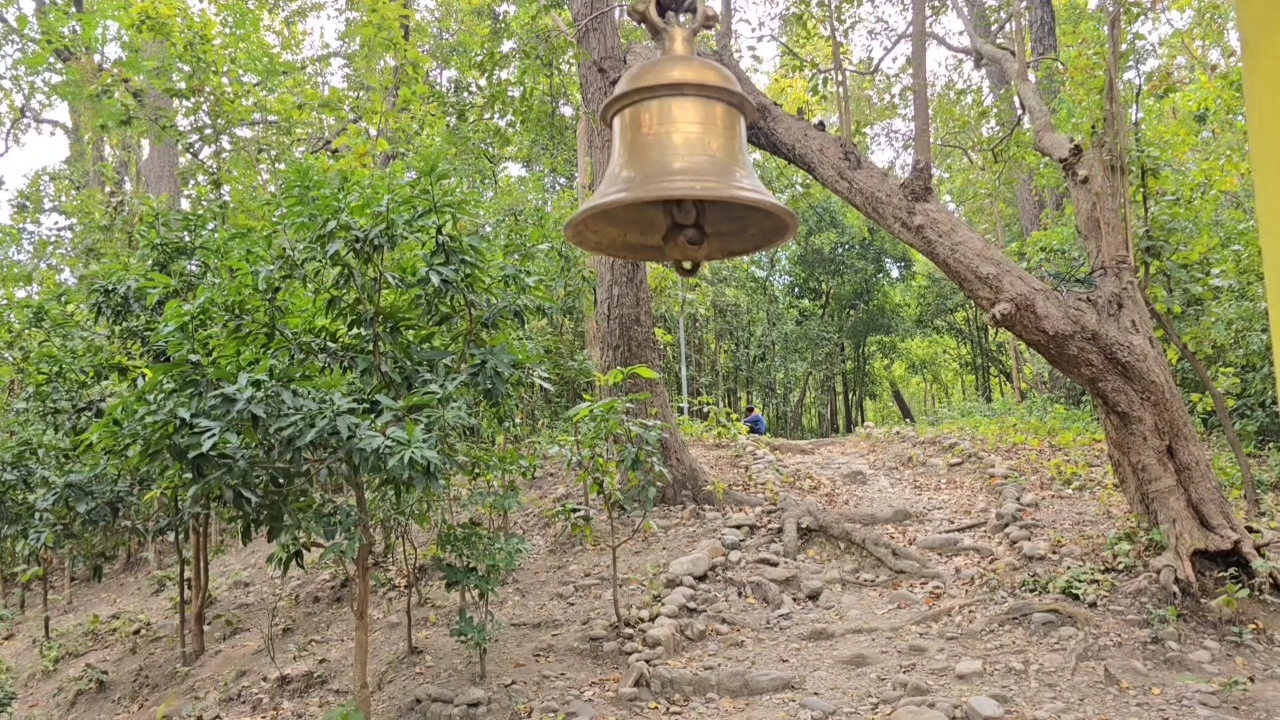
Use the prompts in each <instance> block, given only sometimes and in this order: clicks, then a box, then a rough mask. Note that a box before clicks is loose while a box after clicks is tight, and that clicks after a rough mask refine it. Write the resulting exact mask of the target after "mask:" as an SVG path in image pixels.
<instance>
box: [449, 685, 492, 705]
mask: <svg viewBox="0 0 1280 720" xmlns="http://www.w3.org/2000/svg"><path fill="white" fill-rule="evenodd" d="M453 704H454V705H488V704H489V694H488V693H486V692H485V691H484V690H481V689H480V688H478V687H469V688H467V689H466V690H463V691H462V692H460V693H458V696H457V697H455V698H454V699H453Z"/></svg>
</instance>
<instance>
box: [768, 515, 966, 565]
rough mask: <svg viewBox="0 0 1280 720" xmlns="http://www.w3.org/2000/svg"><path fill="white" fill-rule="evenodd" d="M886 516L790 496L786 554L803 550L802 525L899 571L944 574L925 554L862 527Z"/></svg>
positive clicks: (784, 532) (785, 525)
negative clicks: (853, 510) (851, 510)
mask: <svg viewBox="0 0 1280 720" xmlns="http://www.w3.org/2000/svg"><path fill="white" fill-rule="evenodd" d="M883 515H884V514H878V513H865V512H856V511H855V512H838V511H834V510H827V509H825V508H823V507H821V506H820V505H818V504H817V503H816V502H814V501H813V500H807V501H800V500H796V499H794V498H790V497H788V498H786V499H785V500H783V502H782V549H783V553H784V554H785V555H786V556H787V557H788V558H791V559H793V560H794V559H795V557H796V555H797V554H798V553H799V551H800V528H802V527H803V528H804V529H806V530H808V531H810V532H818V533H822V534H823V535H826V536H827V537H829V538H831V539H832V540H836V541H838V542H844V543H849V544H851V545H853V546H854V547H857V548H859V549H860V550H862V551H863V552H865V553H867V554H868V555H870V556H871V557H873V558H875V559H876V560H878V561H880V563H881V564H883V565H884V566H885V567H887V568H889V569H890V570H892V571H894V572H896V573H903V574H906V575H916V576H921V577H941V575H942V574H941V573H940V572H938V571H937V570H936V569H934V568H933V566H932V565H931V564H930V563H929V561H928V560H926V559H924V557H923V556H921V555H919V554H917V553H915V552H914V551H912V550H910V549H908V548H905V547H902V546H901V545H898V544H897V543H894V542H892V541H890V540H888V539H887V538H885V537H884V536H883V535H880V534H879V533H876V532H874V531H872V530H869V529H867V528H865V527H860V525H865V524H882V523H879V522H875V521H876V520H877V519H879V518H882V517H883Z"/></svg>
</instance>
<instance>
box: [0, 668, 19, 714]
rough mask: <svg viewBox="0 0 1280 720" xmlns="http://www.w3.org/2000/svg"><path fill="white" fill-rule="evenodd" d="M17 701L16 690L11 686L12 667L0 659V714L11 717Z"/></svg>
mask: <svg viewBox="0 0 1280 720" xmlns="http://www.w3.org/2000/svg"><path fill="white" fill-rule="evenodd" d="M17 702H18V691H17V689H16V688H14V686H13V668H11V667H9V664H8V663H6V662H5V661H4V660H3V659H0V716H3V717H12V714H13V706H14V705H15V704H16V703H17Z"/></svg>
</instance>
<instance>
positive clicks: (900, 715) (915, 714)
mask: <svg viewBox="0 0 1280 720" xmlns="http://www.w3.org/2000/svg"><path fill="white" fill-rule="evenodd" d="M889 720H948V718H947V716H946V715H943V714H942V713H940V712H938V711H937V710H930V709H929V708H924V707H917V706H911V705H908V706H907V707H901V708H898V709H897V710H894V711H893V714H892V715H890V716H889Z"/></svg>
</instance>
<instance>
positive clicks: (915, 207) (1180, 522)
mask: <svg viewBox="0 0 1280 720" xmlns="http://www.w3.org/2000/svg"><path fill="white" fill-rule="evenodd" d="M952 7H953V8H955V9H956V10H958V11H960V12H961V17H962V19H963V20H964V21H965V26H966V28H965V30H966V35H967V36H968V38H969V41H970V42H969V44H968V45H966V46H957V45H956V44H954V43H951V42H950V41H945V42H946V44H947V45H948V47H950V48H951V49H953V50H955V51H957V52H961V53H965V54H967V55H970V56H971V57H974V58H976V59H978V60H979V61H980V62H981V63H983V64H990V63H995V64H998V65H999V66H1000V67H1001V69H1002V70H1004V72H1005V74H1006V75H1007V76H1008V77H1009V78H1010V80H1011V83H1012V85H1013V88H1014V90H1015V91H1016V92H1017V93H1018V96H1019V99H1020V100H1021V101H1022V104H1023V106H1024V107H1025V108H1026V111H1027V115H1028V118H1029V121H1030V125H1031V129H1032V133H1033V140H1034V144H1035V148H1036V150H1037V151H1038V152H1040V153H1041V154H1042V155H1044V156H1045V157H1046V158H1048V159H1050V160H1051V161H1053V162H1054V163H1055V164H1057V166H1058V167H1059V168H1060V169H1061V170H1062V172H1063V176H1064V178H1065V179H1066V181H1067V186H1068V189H1069V195H1070V199H1071V201H1072V205H1073V210H1074V215H1075V218H1076V224H1077V230H1078V232H1079V235H1080V237H1081V238H1082V240H1083V242H1084V244H1085V249H1086V251H1087V252H1088V256H1089V260H1090V263H1091V265H1092V268H1093V270H1094V272H1095V275H1096V276H1097V277H1098V278H1099V282H1098V289H1097V290H1096V291H1094V292H1091V293H1085V294H1074V293H1067V294H1065V295H1063V294H1060V293H1058V292H1056V291H1055V290H1054V289H1053V288H1050V287H1049V286H1048V285H1046V284H1045V283H1043V282H1041V281H1040V280H1038V279H1036V278H1034V277H1032V276H1031V275H1030V273H1028V272H1027V271H1026V270H1025V269H1023V268H1022V267H1021V266H1019V265H1018V264H1017V263H1015V262H1013V261H1012V260H1011V259H1009V258H1008V257H1007V256H1005V255H1004V254H1003V253H1002V252H1001V250H1000V249H998V248H996V247H994V246H993V245H992V244H990V243H988V242H987V241H986V239H985V238H984V237H983V236H982V235H981V234H979V233H978V232H977V231H975V230H974V229H973V228H972V227H970V226H969V225H967V224H965V223H964V222H963V221H962V220H961V219H960V218H959V217H957V216H956V215H955V214H954V213H953V212H952V211H951V210H950V209H948V208H947V207H945V206H944V205H942V204H941V203H939V202H937V201H936V200H933V199H927V198H919V197H918V196H917V197H911V196H909V195H908V194H907V193H906V192H905V190H904V188H903V186H902V182H901V181H900V180H899V179H898V178H896V177H894V176H893V175H891V174H890V173H888V172H887V171H885V170H884V169H882V168H880V167H877V166H876V165H875V164H874V163H872V162H871V161H870V160H869V159H867V158H866V157H864V156H863V154H862V153H861V152H860V151H859V149H858V148H857V147H856V146H854V145H853V144H852V143H849V142H847V141H845V140H843V139H842V138H838V137H835V136H832V135H830V134H828V133H823V132H820V131H818V130H817V129H816V128H814V127H812V126H811V125H810V124H809V123H808V122H806V121H804V120H802V119H800V118H797V117H794V116H792V115H789V114H787V113H786V112H785V111H783V110H782V108H781V107H779V106H778V105H776V104H774V103H773V101H772V100H770V99H769V97H768V96H767V95H765V94H764V93H763V92H761V91H760V89H759V88H757V87H756V86H755V84H754V83H753V82H752V80H751V78H750V77H748V76H747V75H746V73H745V72H743V71H742V69H741V67H740V66H739V65H738V62H737V59H736V57H735V56H734V55H733V54H732V50H731V48H730V46H729V45H730V43H729V42H728V38H727V37H726V36H725V35H722V36H721V42H720V43H719V44H718V48H717V52H716V55H717V57H718V59H719V60H720V61H721V62H722V63H724V64H725V66H726V67H728V68H729V69H730V71H732V72H733V74H734V75H735V76H736V77H737V79H738V81H739V83H741V85H742V87H743V90H744V91H745V92H746V93H747V95H748V96H749V97H750V98H751V100H752V104H753V105H754V106H755V110H756V120H755V122H754V123H753V124H752V125H751V126H750V127H749V128H748V138H749V140H750V142H751V143H752V144H753V145H755V146H756V147H758V148H760V149H761V150H764V151H766V152H769V153H771V154H773V155H775V156H777V157H779V158H780V159H782V160H784V161H787V162H789V163H791V164H792V165H795V166H796V167H797V168H799V169H801V170H803V171H804V172H806V173H808V174H809V175H810V176H812V177H813V178H814V179H815V180H816V181H818V182H819V183H820V184H822V185H823V186H825V187H826V188H827V189H829V190H830V191H831V192H833V193H834V194H835V195H836V196H838V197H840V198H842V199H843V200H845V201H846V202H848V203H849V204H850V205H851V206H853V207H854V208H855V209H857V210H858V211H859V212H861V213H862V214H863V215H865V216H867V217H868V218H869V219H870V220H872V221H873V222H875V223H876V224H878V225H880V226H881V227H882V228H884V229H885V230H886V231H888V232H889V233H890V234H892V235H894V236H895V237H897V238H898V239H900V240H902V241H903V242H905V243H906V244H907V245H909V246H911V247H912V248H914V249H915V250H917V251H918V252H920V253H921V254H922V255H924V256H925V257H927V258H928V259H929V260H931V261H932V262H933V263H934V264H935V265H936V266H937V267H938V268H939V269H940V270H941V271H942V272H943V273H944V274H946V275H947V277H949V278H950V279H951V280H952V281H953V282H955V283H956V284H957V285H958V286H959V287H960V289H961V290H962V291H963V292H964V293H965V295H966V296H968V297H969V298H970V299H972V300H973V301H974V302H975V303H976V304H977V305H978V307H980V308H981V309H982V310H983V311H984V312H985V313H986V320H987V322H988V323H990V324H992V325H994V326H996V327H1002V328H1005V329H1008V330H1009V331H1010V332H1012V333H1014V334H1015V335H1017V336H1018V337H1019V338H1020V339H1022V340H1023V341H1024V342H1025V343H1026V344H1027V345H1028V346H1029V347H1030V348H1032V349H1033V350H1035V351H1036V352H1038V353H1040V354H1041V355H1042V356H1043V357H1044V358H1045V359H1046V360H1047V361H1049V363H1050V364H1052V365H1053V366H1054V367H1057V368H1058V369H1060V370H1061V371H1062V372H1063V373H1064V374H1065V375H1067V376H1068V377H1070V378H1071V379H1073V380H1075V381H1076V382H1077V383H1079V384H1080V385H1081V386H1083V387H1084V388H1085V389H1086V390H1087V391H1088V392H1089V394H1090V395H1091V396H1092V397H1093V399H1094V400H1095V402H1096V404H1097V406H1098V408H1099V413H1100V415H1101V417H1102V424H1103V428H1104V430H1105V431H1106V433H1107V439H1108V448H1109V450H1108V451H1109V455H1110V458H1111V462H1112V465H1113V467H1114V469H1115V474H1116V478H1117V479H1118V481H1119V483H1120V485H1121V488H1122V490H1123V492H1124V494H1125V496H1126V497H1127V498H1128V500H1129V501H1130V503H1131V504H1132V506H1133V509H1134V511H1135V512H1137V513H1139V514H1140V515H1141V516H1142V517H1144V518H1145V519H1146V520H1148V521H1150V522H1152V523H1153V524H1154V525H1156V526H1157V527H1159V528H1160V529H1161V531H1162V532H1163V533H1164V536H1165V538H1166V540H1167V542H1168V544H1169V549H1168V552H1167V553H1165V554H1164V555H1163V556H1162V557H1160V558H1158V559H1157V561H1156V569H1158V570H1159V571H1160V573H1161V577H1162V580H1164V581H1165V584H1166V585H1167V586H1170V587H1172V584H1171V581H1172V580H1173V577H1174V576H1176V577H1178V578H1181V579H1182V580H1185V581H1187V582H1189V583H1192V584H1194V582H1195V574H1194V569H1193V564H1192V558H1193V557H1195V556H1197V555H1201V554H1215V553H1231V554H1234V555H1235V556H1236V557H1238V558H1239V559H1241V560H1244V561H1245V562H1246V563H1253V562H1255V561H1256V560H1258V558H1259V555H1258V552H1257V549H1256V548H1255V546H1254V543H1253V539H1252V538H1251V537H1250V536H1249V535H1248V534H1247V533H1246V532H1245V530H1244V528H1243V526H1242V525H1241V523H1240V522H1239V521H1238V520H1237V519H1236V517H1235V515H1234V513H1233V512H1232V510H1231V507H1230V506H1229V505H1228V503H1227V501H1226V498H1225V497H1224V495H1223V493H1222V491H1221V489H1220V487H1219V485H1218V482H1217V478H1216V477H1215V476H1214V473H1213V469H1212V467H1211V465H1210V463H1209V456H1208V453H1207V450H1206V448H1205V447H1204V446H1203V444H1202V443H1201V442H1200V440H1199V438H1198V437H1197V435H1196V432H1195V427H1194V425H1193V423H1192V420H1191V416H1190V414H1189V413H1188V411H1187V409H1186V407H1185V406H1184V405H1183V403H1182V398H1181V395H1180V394H1179V392H1178V388H1177V385H1176V384H1175V383H1174V379H1173V373H1172V372H1171V370H1170V369H1169V365H1168V361H1167V359H1166V358H1165V356H1164V353H1163V351H1162V350H1161V349H1160V346H1159V344H1158V342H1157V341H1156V338H1155V334H1154V332H1153V330H1152V325H1151V321H1150V319H1149V318H1148V317H1147V311H1146V306H1145V303H1144V301H1143V297H1142V294H1141V292H1140V291H1139V288H1138V284H1137V279H1136V276H1135V274H1134V271H1133V263H1132V249H1131V246H1130V239H1129V233H1128V225H1127V219H1128V213H1127V207H1125V200H1126V198H1127V194H1126V190H1125V188H1126V185H1125V181H1124V175H1125V172H1126V171H1127V168H1126V167H1125V166H1124V153H1123V145H1122V144H1115V146H1113V147H1108V143H1109V142H1112V143H1116V142H1117V141H1116V138H1118V137H1119V135H1118V132H1119V130H1120V127H1121V126H1122V123H1121V120H1120V118H1119V117H1118V103H1117V102H1116V101H1115V100H1116V98H1115V95H1116V88H1115V84H1114V82H1112V83H1109V84H1108V88H1107V90H1108V100H1107V113H1106V115H1107V117H1106V118H1105V120H1106V122H1105V125H1106V133H1105V137H1102V138H1098V139H1095V142H1094V143H1093V145H1092V146H1091V147H1086V146H1085V145H1084V143H1083V141H1080V140H1076V139H1073V138H1070V137H1067V136H1065V135H1063V134H1061V133H1059V132H1057V130H1056V128H1055V127H1054V125H1053V118H1052V116H1051V114H1050V113H1049V111H1048V107H1047V105H1046V104H1045V101H1044V98H1043V96H1042V95H1041V94H1040V92H1039V90H1038V88H1037V87H1036V86H1035V83H1034V82H1033V81H1032V80H1030V79H1029V77H1028V74H1027V70H1026V66H1025V63H1020V62H1019V58H1017V57H1015V56H1014V54H1013V53H1011V52H1009V51H1008V50H1006V49H1004V48H1001V47H999V46H998V45H996V44H994V43H993V42H991V41H990V40H988V39H986V38H983V37H981V36H979V35H978V33H977V32H976V31H975V30H974V27H973V23H972V21H971V20H970V18H969V17H968V16H967V15H965V14H963V11H962V10H961V8H960V6H959V0H953V2H952ZM1118 17H1119V15H1118V14H1113V15H1112V23H1111V24H1112V27H1111V28H1109V29H1110V31H1111V33H1110V34H1111V37H1113V38H1114V37H1116V35H1117V27H1116V26H1115V25H1116V23H1118ZM1110 49H1111V57H1112V58H1113V59H1112V62H1111V63H1110V64H1111V67H1112V70H1111V72H1110V73H1109V75H1110V76H1111V77H1114V75H1115V69H1114V68H1115V66H1116V64H1117V63H1116V62H1115V61H1114V58H1115V57H1116V56H1117V55H1118V51H1117V50H1116V47H1115V45H1114V41H1113V46H1112V48H1110ZM1270 575H1271V579H1272V580H1273V581H1274V582H1277V583H1278V584H1280V572H1274V571H1273V572H1271V573H1270Z"/></svg>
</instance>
